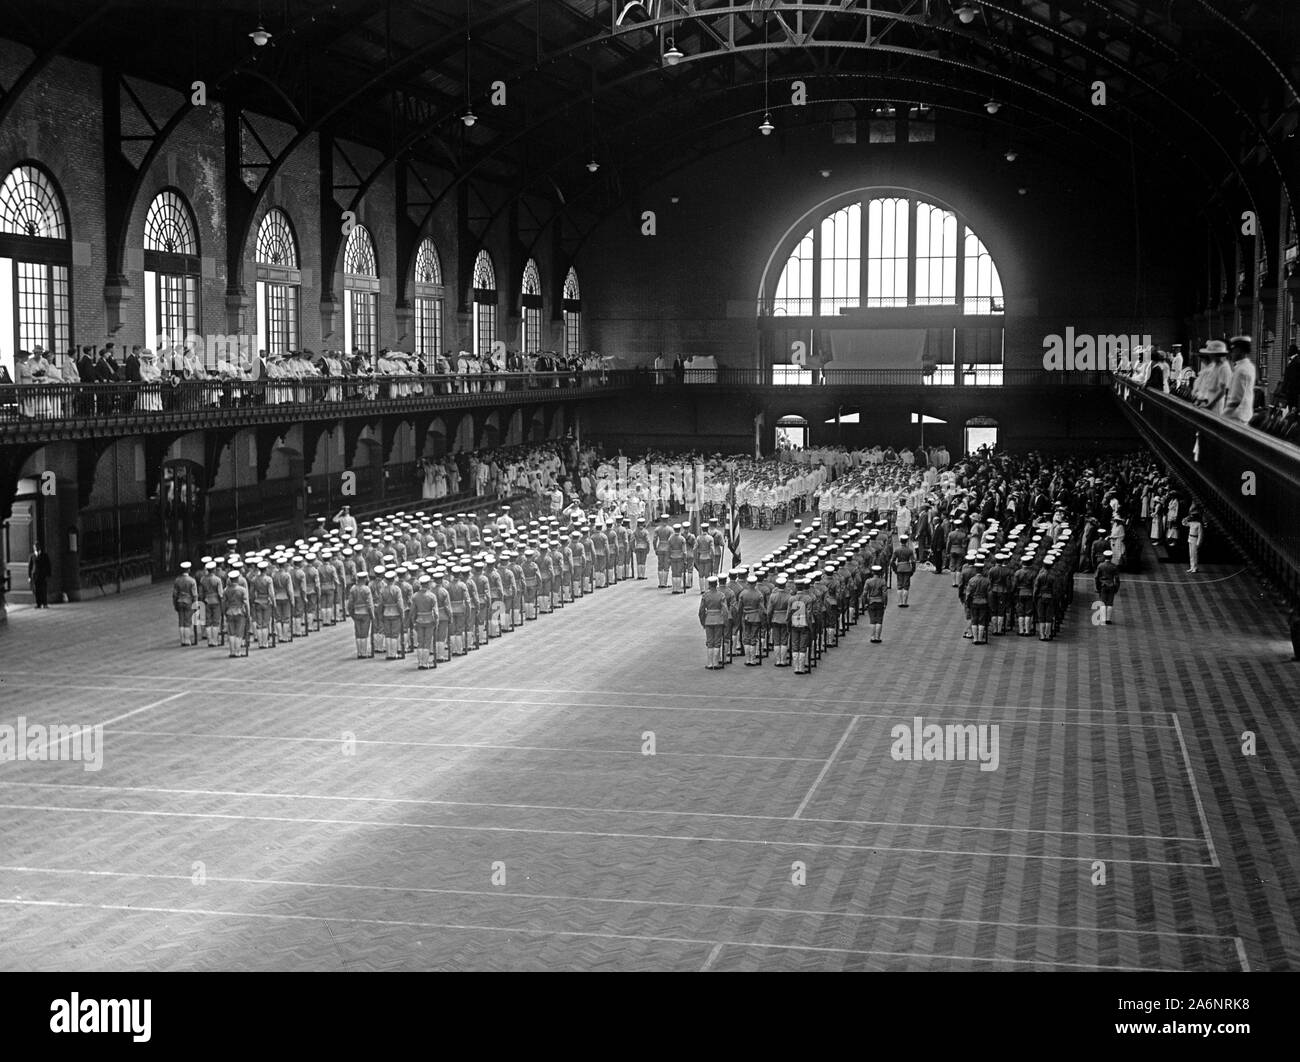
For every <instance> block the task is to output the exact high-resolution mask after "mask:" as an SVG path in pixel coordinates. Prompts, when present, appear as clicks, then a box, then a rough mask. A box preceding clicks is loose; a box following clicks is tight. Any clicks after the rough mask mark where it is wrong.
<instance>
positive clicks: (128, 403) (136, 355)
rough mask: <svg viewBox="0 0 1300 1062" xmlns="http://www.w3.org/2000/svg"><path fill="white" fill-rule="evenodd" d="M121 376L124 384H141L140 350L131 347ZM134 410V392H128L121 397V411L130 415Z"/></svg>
mask: <svg viewBox="0 0 1300 1062" xmlns="http://www.w3.org/2000/svg"><path fill="white" fill-rule="evenodd" d="M123 374H124V375H125V377H126V382H127V383H130V384H142V383H144V378H143V377H142V376H141V375H140V348H139V347H132V348H131V353H130V354H128V355H127V356H126V364H125V366H124V367H123ZM134 408H135V392H134V391H133V390H128V391H127V392H126V393H125V394H124V395H123V396H122V410H123V412H126V413H130V412H131V410H132V409H134Z"/></svg>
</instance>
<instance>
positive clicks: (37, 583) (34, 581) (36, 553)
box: [27, 545, 52, 608]
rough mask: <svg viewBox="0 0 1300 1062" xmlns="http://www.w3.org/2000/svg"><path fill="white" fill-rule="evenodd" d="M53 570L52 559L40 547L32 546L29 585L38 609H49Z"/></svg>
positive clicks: (28, 567)
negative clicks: (50, 582)
mask: <svg viewBox="0 0 1300 1062" xmlns="http://www.w3.org/2000/svg"><path fill="white" fill-rule="evenodd" d="M51 572H52V569H51V567H50V557H49V554H47V553H46V552H45V551H44V550H43V549H41V547H40V546H39V545H34V546H32V555H31V556H30V557H29V558H28V559H27V583H28V585H29V586H31V588H32V596H33V597H34V598H35V599H36V607H37V608H49V607H50V603H49V600H48V599H47V596H46V589H47V587H48V585H49V581H50V575H51Z"/></svg>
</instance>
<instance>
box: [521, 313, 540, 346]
mask: <svg viewBox="0 0 1300 1062" xmlns="http://www.w3.org/2000/svg"><path fill="white" fill-rule="evenodd" d="M523 331H524V350H525V351H526V352H527V353H529V354H536V353H537V352H538V351H539V350H541V349H542V311H541V310H540V309H539V308H538V307H536V306H525V307H524V321H523Z"/></svg>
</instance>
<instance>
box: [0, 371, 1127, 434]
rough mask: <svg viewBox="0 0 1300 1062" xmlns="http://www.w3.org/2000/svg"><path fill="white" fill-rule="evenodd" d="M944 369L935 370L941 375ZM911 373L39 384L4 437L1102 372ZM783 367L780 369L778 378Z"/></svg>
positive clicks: (1, 397) (1082, 382)
mask: <svg viewBox="0 0 1300 1062" xmlns="http://www.w3.org/2000/svg"><path fill="white" fill-rule="evenodd" d="M944 368H945V367H944V366H940V367H939V370H942V369H944ZM946 368H948V372H947V373H944V372H942V371H935V372H931V373H927V372H925V371H923V370H922V369H920V368H916V369H835V368H830V369H807V370H798V369H795V368H794V367H786V366H777V367H776V368H775V369H732V368H719V369H688V370H686V372H685V373H684V375H683V378H682V380H681V381H680V383H679V381H678V378H677V376H676V374H675V373H674V372H673V371H672V370H671V369H668V368H665V369H662V370H655V369H653V368H649V367H639V368H636V369H611V370H607V371H604V372H582V373H500V374H487V373H484V374H475V375H471V376H460V375H453V376H434V375H424V376H380V377H355V376H349V377H309V378H306V379H287V380H280V379H262V380H217V379H213V380H181V381H179V382H177V383H170V382H168V383H148V384H137V383H111V384H108V383H104V384H99V383H96V384H82V383H40V384H26V385H16V384H6V385H3V386H0V432H7V433H8V434H10V435H12V434H13V433H14V431H19V432H20V433H25V434H30V433H36V432H40V431H42V430H45V429H49V428H52V427H55V426H58V427H59V428H61V429H62V430H63V431H65V432H67V431H73V430H75V431H77V432H85V431H90V430H93V429H96V428H101V429H104V430H111V431H116V432H119V433H120V432H121V431H123V430H126V429H128V428H129V427H134V426H137V425H139V423H140V422H141V421H142V420H149V419H154V418H156V419H157V420H158V421H159V422H160V423H161V422H164V421H168V420H171V421H176V420H178V419H179V420H184V421H186V422H189V423H193V422H201V421H203V420H206V419H208V418H207V417H206V416H205V415H206V414H215V413H219V412H221V411H237V412H238V416H237V418H236V419H237V420H239V421H248V422H252V421H256V420H263V419H286V418H303V419H319V418H321V417H325V416H333V415H334V414H335V412H337V413H338V414H341V415H345V416H346V415H347V414H349V413H352V412H361V411H365V412H372V411H373V412H379V413H383V412H403V411H407V410H423V409H454V408H457V407H462V406H483V405H492V404H494V403H496V402H501V401H507V402H508V401H510V400H512V399H513V400H519V399H524V400H525V401H533V400H536V401H543V400H555V399H567V398H570V397H578V396H584V397H589V396H599V395H601V394H609V393H611V392H614V391H618V390H626V389H636V390H650V389H655V388H673V387H679V386H680V387H691V388H715V389H719V390H724V389H737V388H745V389H752V388H765V387H773V386H781V387H785V386H823V387H852V388H879V387H945V386H954V385H958V386H965V387H1063V386H1075V387H1078V386H1095V385H1098V384H1105V383H1106V382H1107V380H1108V377H1107V374H1106V373H1104V372H1044V371H1043V370H1040V369H1004V368H1002V367H1001V366H987V365H984V366H976V367H974V368H973V369H968V370H967V371H965V372H963V373H961V374H959V375H958V376H957V378H956V379H954V378H953V375H952V371H951V367H946ZM780 370H786V371H785V372H781V371H780Z"/></svg>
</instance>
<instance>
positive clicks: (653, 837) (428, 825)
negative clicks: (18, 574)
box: [0, 804, 1213, 869]
mask: <svg viewBox="0 0 1300 1062" xmlns="http://www.w3.org/2000/svg"><path fill="white" fill-rule="evenodd" d="M0 810H3V811H39V812H56V813H57V812H73V813H79V814H83V815H135V816H139V817H143V818H173V819H200V820H213V821H221V822H280V823H296V824H298V825H307V826H374V827H378V828H380V829H390V830H440V831H445V832H450V833H514V834H524V835H528V836H548V837H592V838H599V839H605V840H629V841H667V842H680V843H689V842H696V843H701V844H738V845H748V846H759V845H761V846H763V847H787V848H813V849H820V850H829V851H850V852H873V853H874V852H894V853H898V854H900V855H954V856H972V857H975V858H987V859H1023V860H1035V861H1041V862H1057V863H1083V864H1087V865H1089V866H1090V865H1091V864H1092V863H1093V862H1094V861H1095V860H1096V859H1097V858H1099V857H1098V856H1097V855H1096V853H1092V854H1089V855H1086V856H1055V855H1042V854H1035V853H1026V852H972V851H967V850H964V849H951V848H905V847H898V846H894V845H881V844H847V843H832V842H829V841H783V840H777V841H768V840H762V839H750V838H747V837H700V836H693V835H689V834H655V833H624V832H620V831H615V830H554V829H550V830H543V829H537V828H535V827H523V826H462V825H452V824H449V823H433V822H380V821H377V820H373V819H318V818H302V817H295V816H291V815H234V814H229V813H222V812H198V811H162V810H157V809H138V808H88V807H72V806H67V805H57V804H51V805H40V804H0ZM799 821H801V822H802V821H803V820H802V819H801V820H799ZM1108 861H1109V862H1111V863H1117V864H1122V865H1124V866H1157V867H1183V868H1193V869H1195V868H1207V867H1212V866H1213V864H1211V863H1184V862H1176V861H1171V860H1165V859H1121V858H1119V857H1117V856H1110V857H1108Z"/></svg>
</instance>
